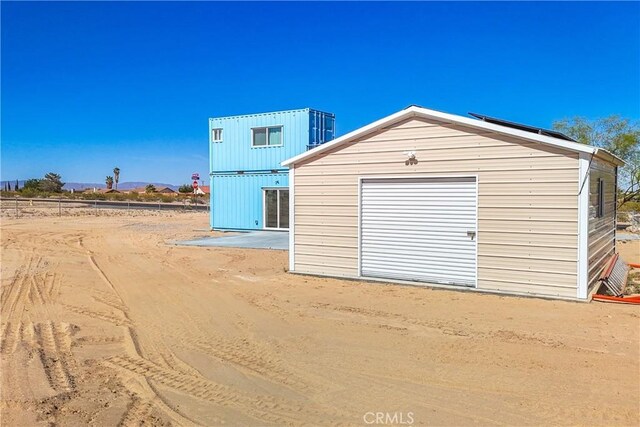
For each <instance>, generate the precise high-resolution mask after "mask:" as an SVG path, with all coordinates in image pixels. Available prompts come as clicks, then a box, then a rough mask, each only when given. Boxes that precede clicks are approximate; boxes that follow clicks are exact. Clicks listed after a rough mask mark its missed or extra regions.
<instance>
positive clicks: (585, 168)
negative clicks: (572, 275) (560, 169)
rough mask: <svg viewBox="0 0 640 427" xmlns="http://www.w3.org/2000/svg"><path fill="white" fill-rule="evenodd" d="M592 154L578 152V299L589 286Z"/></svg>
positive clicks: (585, 295)
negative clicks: (590, 169) (590, 170)
mask: <svg viewBox="0 0 640 427" xmlns="http://www.w3.org/2000/svg"><path fill="white" fill-rule="evenodd" d="M591 158H592V156H589V155H588V154H586V153H580V159H579V160H578V162H579V169H578V170H579V180H578V293H577V295H576V297H577V298H578V299H587V297H588V291H589V290H588V288H589V185H590V183H589V165H590V163H591Z"/></svg>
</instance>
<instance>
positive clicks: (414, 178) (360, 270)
mask: <svg viewBox="0 0 640 427" xmlns="http://www.w3.org/2000/svg"><path fill="white" fill-rule="evenodd" d="M460 179H465V180H469V181H472V182H473V186H474V188H473V196H474V199H473V215H474V223H473V227H474V232H475V236H474V238H473V246H472V247H473V251H474V254H473V263H474V265H473V278H472V281H471V282H470V283H469V284H467V283H463V282H464V280H463V279H462V276H461V277H460V278H458V279H459V280H460V282H459V283H457V284H450V285H447V286H460V287H463V286H464V287H469V286H471V287H473V288H477V287H478V239H479V233H478V176H477V175H420V176H409V177H408V176H361V177H359V179H358V277H359V278H361V279H365V280H366V279H376V278H378V277H375V275H373V276H370V275H366V276H363V186H364V185H365V184H366V182H365V181H371V182H372V183H375V182H376V181H380V183H386V184H392V185H393V184H394V183H393V181H397V183H398V184H400V183H402V182H407V184H409V182H413V183H416V184H420V181H424V183H425V184H428V183H429V181H433V180H444V183H445V184H446V183H451V181H456V180H460ZM389 181H391V183H390V182H389ZM467 189H468V187H467ZM374 197H375V196H374ZM397 226H398V225H395V227H397ZM400 227H401V228H402V226H400ZM421 228H422V229H423V231H427V230H426V228H424V227H421ZM428 228H435V229H434V230H431V231H432V232H435V233H436V234H438V233H439V232H441V231H442V230H438V226H437V225H435V226H434V225H431V226H430V227H428ZM401 231H402V230H401ZM373 232H374V233H375V230H374V231H373ZM383 234H384V232H383ZM383 238H384V237H383ZM416 243H417V242H416ZM418 244H419V243H418ZM373 249H374V250H373V253H374V255H373V256H374V259H375V252H376V251H375V246H374V247H373ZM400 251H401V249H400ZM469 255H470V254H469ZM469 262H471V260H469ZM446 264H447V263H446V262H445V263H444V265H445V266H446ZM387 268H388V267H387ZM446 268H447V267H444V269H446ZM467 274H468V273H467ZM436 275H437V274H436ZM391 276H393V275H391ZM427 276H428V274H427ZM470 276H471V275H470V274H469V275H468V277H469V279H471V277H470ZM385 277H386V276H385ZM385 277H379V278H381V279H384V278H385ZM389 279H392V280H395V279H398V280H410V279H406V278H405V279H403V278H402V277H401V275H400V276H398V277H388V278H387V279H386V280H389ZM416 282H421V280H416ZM424 283H425V284H437V283H431V281H430V280H424Z"/></svg>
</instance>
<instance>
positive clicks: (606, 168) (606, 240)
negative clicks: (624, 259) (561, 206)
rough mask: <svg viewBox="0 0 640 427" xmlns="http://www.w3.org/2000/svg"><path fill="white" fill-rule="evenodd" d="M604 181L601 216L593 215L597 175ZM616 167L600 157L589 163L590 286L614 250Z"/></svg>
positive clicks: (594, 212)
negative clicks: (602, 214) (602, 211)
mask: <svg viewBox="0 0 640 427" xmlns="http://www.w3.org/2000/svg"><path fill="white" fill-rule="evenodd" d="M599 178H600V179H602V180H603V181H604V205H605V206H604V207H605V209H604V216H602V217H596V211H597V200H598V196H597V193H598V179H599ZM615 192H616V170H615V167H614V166H612V165H609V164H608V163H605V162H601V161H599V160H593V161H592V162H591V165H590V166H589V238H588V241H589V249H588V254H589V289H590V290H591V289H593V287H595V286H596V285H597V283H598V277H599V273H600V271H601V270H602V268H603V267H604V265H605V264H606V262H607V259H608V258H609V257H610V256H611V255H613V254H614V252H615V227H616V198H615Z"/></svg>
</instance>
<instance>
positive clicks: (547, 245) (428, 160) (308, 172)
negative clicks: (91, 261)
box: [294, 120, 578, 298]
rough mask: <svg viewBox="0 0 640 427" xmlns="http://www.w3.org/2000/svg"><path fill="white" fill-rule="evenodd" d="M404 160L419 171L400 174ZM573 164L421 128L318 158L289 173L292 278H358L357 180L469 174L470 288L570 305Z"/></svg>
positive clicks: (459, 130)
mask: <svg viewBox="0 0 640 427" xmlns="http://www.w3.org/2000/svg"><path fill="white" fill-rule="evenodd" d="M404 151H415V152H416V158H417V160H418V162H417V164H414V165H407V164H406V163H405V161H406V160H407V157H406V155H405V154H404ZM577 157H578V156H577V154H574V153H568V152H565V151H562V150H559V149H555V148H551V147H547V146H543V145H540V144H532V143H524V142H520V141H518V140H515V139H513V138H509V137H505V136H501V135H497V134H489V133H478V132H475V131H473V130H470V129H466V128H463V127H459V126H455V127H454V126H448V125H441V124H438V123H436V122H429V121H424V120H408V121H405V122H403V123H400V124H398V125H397V126H394V127H391V128H389V129H386V130H384V131H380V132H378V133H376V134H374V135H370V136H368V137H365V138H362V139H360V140H359V141H356V142H352V143H348V144H345V145H343V146H341V147H338V148H336V149H334V150H331V151H329V152H325V153H322V154H320V155H319V156H317V157H315V158H312V159H309V160H307V161H305V162H304V163H302V164H299V165H296V169H295V185H296V189H295V197H296V200H295V221H296V235H295V236H294V239H295V250H296V265H295V270H296V271H298V272H301V273H310V274H320V275H335V276H342V277H356V276H357V271H358V261H357V259H358V253H357V251H358V178H359V177H361V176H375V177H385V176H398V177H409V176H433V175H438V176H447V175H450V176H454V175H465V174H469V175H477V176H478V187H479V190H478V191H479V195H478V235H477V238H478V287H479V288H481V289H485V290H496V291H504V292H520V293H531V294H535V295H549V296H562V297H571V298H573V297H575V295H576V286H577V277H576V272H577V247H576V246H577V229H578V227H577V215H578V210H577V200H578V199H577V188H578V182H577V181H578V161H577ZM411 219H412V218H411V214H410V213H407V215H406V224H407V226H406V229H407V234H406V236H405V237H406V239H407V240H406V241H407V242H409V243H410V242H411V238H412V236H411V227H414V226H420V225H419V224H412V223H411ZM372 220H373V221H375V218H374V219H372ZM400 228H402V227H400ZM436 228H437V227H436ZM401 231H402V230H401ZM433 232H434V233H435V232H437V230H433ZM380 249H381V254H384V253H385V248H384V247H383V246H381V248H380ZM387 253H388V250H387ZM398 255H399V256H402V254H398ZM407 256H408V255H407ZM301 257H302V258H301Z"/></svg>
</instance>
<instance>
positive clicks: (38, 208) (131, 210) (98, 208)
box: [0, 197, 210, 218]
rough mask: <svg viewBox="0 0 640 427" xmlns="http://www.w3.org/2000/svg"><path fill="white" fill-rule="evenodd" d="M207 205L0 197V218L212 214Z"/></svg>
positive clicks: (184, 202)
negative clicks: (181, 213) (169, 212)
mask: <svg viewBox="0 0 640 427" xmlns="http://www.w3.org/2000/svg"><path fill="white" fill-rule="evenodd" d="M209 210H210V207H209V204H208V203H203V202H202V201H199V203H194V202H193V200H187V199H182V200H177V201H175V202H173V203H162V202H137V201H111V200H69V199H62V198H58V199H38V198H33V199H28V198H18V197H16V198H6V197H5V198H1V199H0V216H1V217H4V218H21V217H48V216H60V217H62V216H86V215H94V216H101V215H102V216H126V215H130V216H140V215H147V216H148V215H153V214H157V213H160V212H168V211H171V212H203V213H207V212H209Z"/></svg>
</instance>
